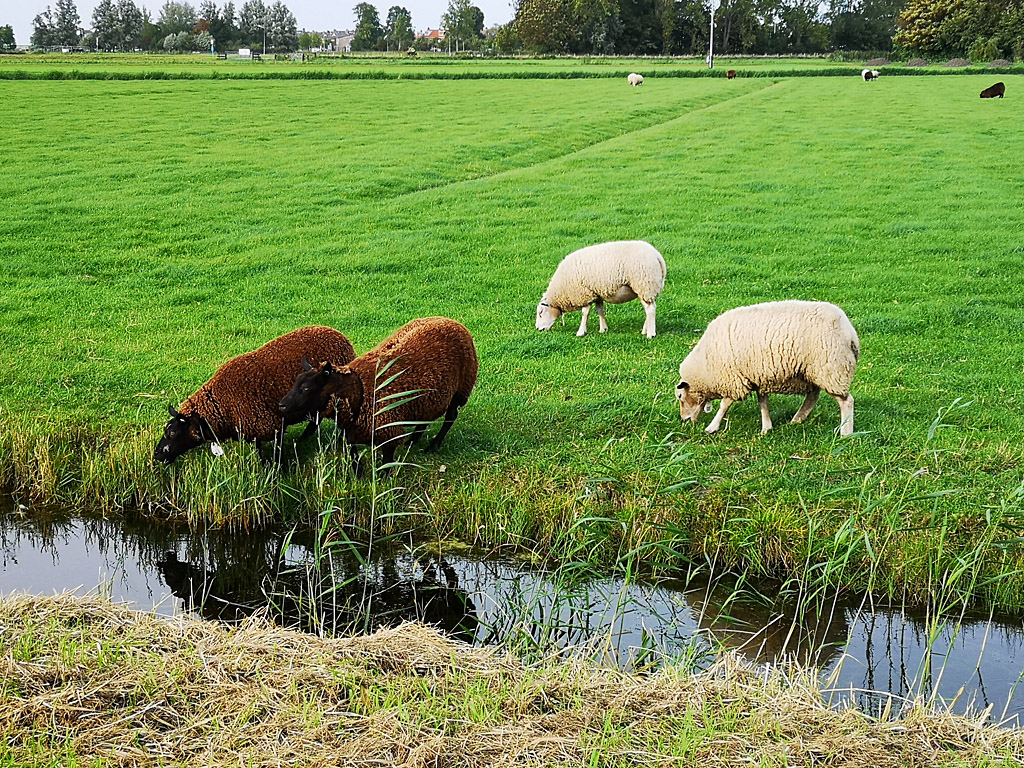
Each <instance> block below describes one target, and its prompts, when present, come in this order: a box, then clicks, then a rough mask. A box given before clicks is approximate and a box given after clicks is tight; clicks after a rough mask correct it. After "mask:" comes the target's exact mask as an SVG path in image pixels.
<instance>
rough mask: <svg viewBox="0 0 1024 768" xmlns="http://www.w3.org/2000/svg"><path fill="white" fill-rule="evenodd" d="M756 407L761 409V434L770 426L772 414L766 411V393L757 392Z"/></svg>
mask: <svg viewBox="0 0 1024 768" xmlns="http://www.w3.org/2000/svg"><path fill="white" fill-rule="evenodd" d="M757 407H758V408H760V409H761V434H762V435H763V434H764V433H765V432H768V431H769V430H770V429H771V428H772V416H771V414H770V413H769V412H768V395H766V394H763V393H761V392H758V393H757Z"/></svg>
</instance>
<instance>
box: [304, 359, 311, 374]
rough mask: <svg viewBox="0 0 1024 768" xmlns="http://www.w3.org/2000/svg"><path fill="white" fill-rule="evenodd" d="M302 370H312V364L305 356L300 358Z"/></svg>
mask: <svg viewBox="0 0 1024 768" xmlns="http://www.w3.org/2000/svg"><path fill="white" fill-rule="evenodd" d="M302 370H304V371H312V370H313V364H312V363H310V362H309V360H307V359H306V358H302Z"/></svg>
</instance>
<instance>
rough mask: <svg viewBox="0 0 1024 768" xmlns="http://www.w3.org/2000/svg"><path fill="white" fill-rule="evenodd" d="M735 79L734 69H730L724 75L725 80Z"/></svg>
mask: <svg viewBox="0 0 1024 768" xmlns="http://www.w3.org/2000/svg"><path fill="white" fill-rule="evenodd" d="M735 77H736V70H735V69H730V70H729V71H728V72H726V73H725V78H726V80H732V79H734V78H735Z"/></svg>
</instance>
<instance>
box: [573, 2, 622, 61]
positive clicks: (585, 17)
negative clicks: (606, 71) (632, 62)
mask: <svg viewBox="0 0 1024 768" xmlns="http://www.w3.org/2000/svg"><path fill="white" fill-rule="evenodd" d="M573 16H574V18H573V22H574V26H575V34H574V35H573V44H572V52H573V53H602V54H610V53H615V43H616V41H617V40H618V39H619V37H620V35H621V34H622V22H621V20H620V19H619V0H575V1H574V7H573Z"/></svg>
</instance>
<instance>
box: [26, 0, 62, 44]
mask: <svg viewBox="0 0 1024 768" xmlns="http://www.w3.org/2000/svg"><path fill="white" fill-rule="evenodd" d="M29 42H30V43H32V45H33V46H35V47H36V48H49V47H50V46H53V45H56V44H57V31H56V26H55V25H54V23H53V11H51V10H50V6H46V10H45V11H43V12H42V13H37V14H36V16H35V18H34V19H32V37H31V38H30V39H29Z"/></svg>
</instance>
